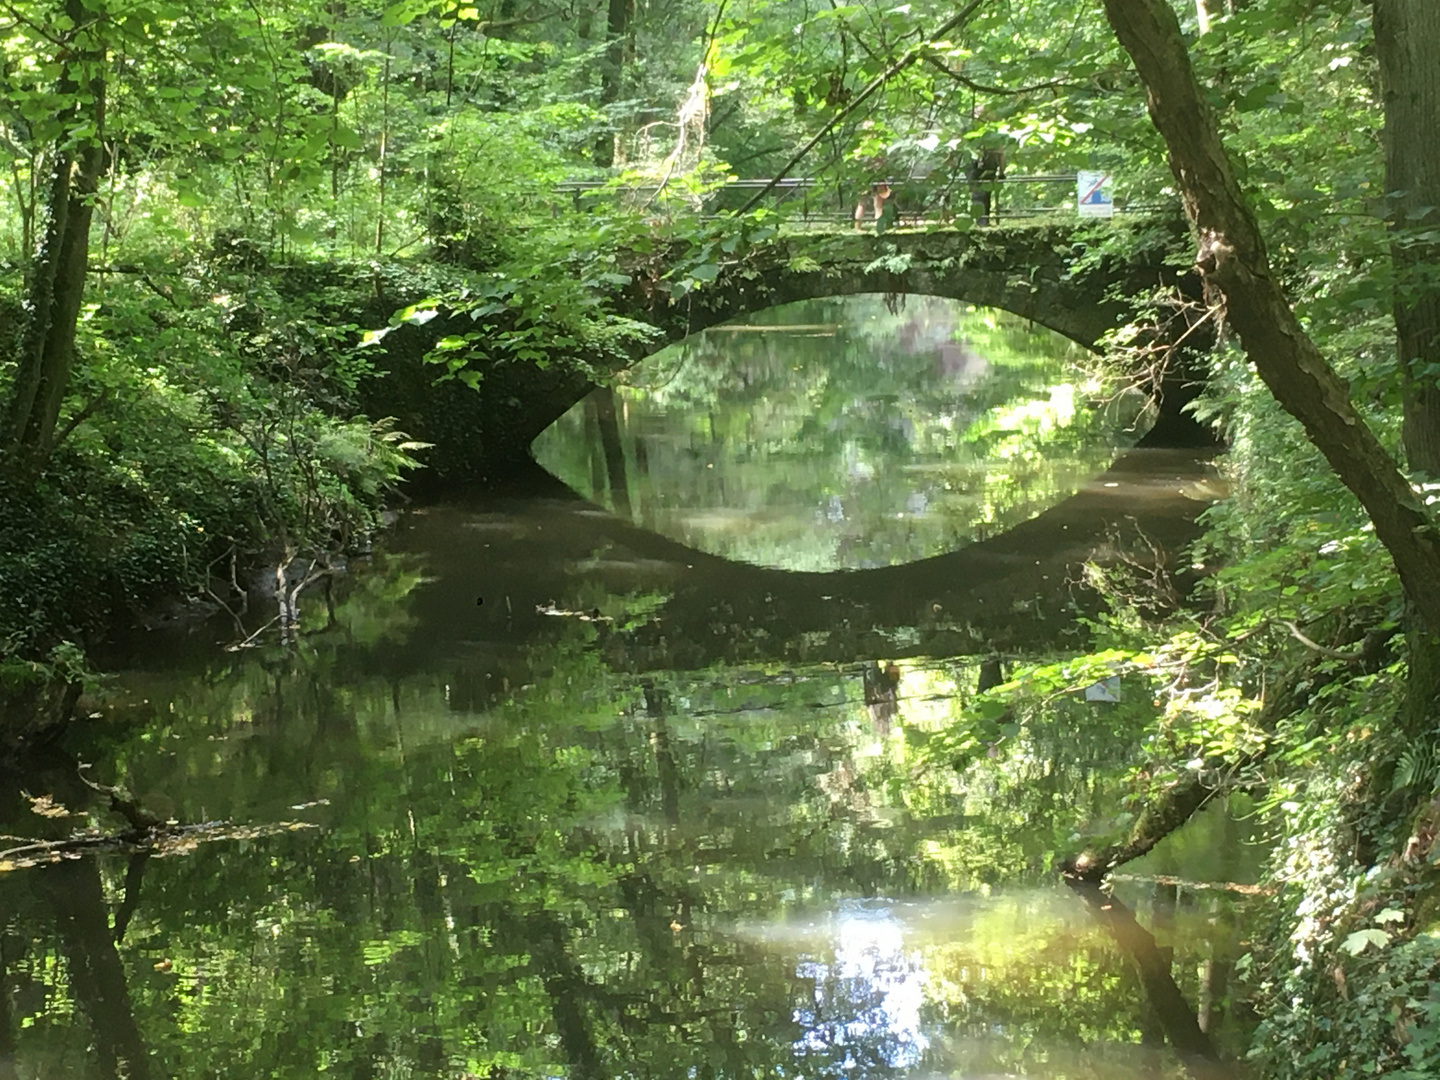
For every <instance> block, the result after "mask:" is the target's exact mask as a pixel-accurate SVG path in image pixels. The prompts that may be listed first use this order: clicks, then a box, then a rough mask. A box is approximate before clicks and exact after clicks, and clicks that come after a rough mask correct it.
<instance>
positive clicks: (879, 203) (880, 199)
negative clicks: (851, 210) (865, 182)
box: [855, 180, 890, 232]
mask: <svg viewBox="0 0 1440 1080" xmlns="http://www.w3.org/2000/svg"><path fill="white" fill-rule="evenodd" d="M888 198H890V183H889V181H886V180H881V181H879V182H878V183H875V184H871V185H870V190H869V192H868V193H866V194H864V195H861V196H860V201H859V202H857V203H856V204H855V228H856V229H859V228H860V227H861V225H862V223H863V222H864V221H865V207H866V206H867V205H873V206H874V207H875V228H876V229H877V230H879V231H881V232H883V231H884V230H883V229H880V222H881V219H882V217H883V216H884V214H885V200H886V199H888Z"/></svg>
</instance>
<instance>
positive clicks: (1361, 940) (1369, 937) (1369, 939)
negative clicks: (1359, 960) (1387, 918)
mask: <svg viewBox="0 0 1440 1080" xmlns="http://www.w3.org/2000/svg"><path fill="white" fill-rule="evenodd" d="M1389 944H1390V935H1389V934H1387V933H1386V932H1385V931H1384V930H1356V931H1355V932H1354V933H1353V934H1351V935H1349V936H1348V937H1347V938H1346V939H1345V940H1344V941H1343V942H1341V944H1340V948H1342V949H1344V950H1345V951H1346V952H1347V953H1349V954H1350V955H1351V956H1359V955H1360V954H1361V953H1362V952H1364V951H1365V950H1366V949H1368V948H1369V947H1370V946H1371V945H1374V946H1375V947H1376V948H1377V949H1383V948H1384V947H1385V946H1386V945H1389Z"/></svg>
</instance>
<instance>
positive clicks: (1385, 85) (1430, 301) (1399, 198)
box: [1375, 0, 1440, 480]
mask: <svg viewBox="0 0 1440 1080" xmlns="http://www.w3.org/2000/svg"><path fill="white" fill-rule="evenodd" d="M1375 54H1376V57H1377V59H1378V60H1379V62H1380V87H1381V92H1382V95H1383V98H1384V102H1385V139H1384V142H1385V200H1386V211H1387V214H1388V216H1389V219H1390V255H1391V261H1392V263H1393V265H1394V270H1395V298H1394V309H1395V330H1396V338H1397V344H1398V347H1399V355H1398V359H1399V361H1400V371H1401V374H1402V376H1403V378H1404V380H1405V426H1404V434H1405V455H1406V457H1407V458H1409V461H1410V468H1412V469H1414V470H1415V471H1417V472H1422V473H1425V474H1427V475H1428V476H1430V477H1432V478H1434V479H1437V480H1440V239H1434V238H1433V237H1435V236H1436V230H1437V226H1440V140H1437V138H1436V131H1435V125H1436V123H1437V122H1440V4H1436V3H1435V2H1434V0H1375Z"/></svg>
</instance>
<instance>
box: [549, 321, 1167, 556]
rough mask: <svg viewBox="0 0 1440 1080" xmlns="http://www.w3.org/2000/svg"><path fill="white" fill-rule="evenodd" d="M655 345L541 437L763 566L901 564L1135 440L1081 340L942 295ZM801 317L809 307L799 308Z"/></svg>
mask: <svg viewBox="0 0 1440 1080" xmlns="http://www.w3.org/2000/svg"><path fill="white" fill-rule="evenodd" d="M755 319H756V321H755V322H753V323H750V324H747V325H743V326H728V327H718V328H716V329H714V330H710V331H707V332H706V333H703V334H699V335H696V337H695V338H693V339H691V340H689V341H687V342H685V343H682V344H681V345H678V346H674V347H672V348H671V349H667V350H665V351H664V352H661V353H659V354H657V355H656V356H654V357H652V358H651V359H650V360H649V361H647V362H646V364H645V365H642V367H641V368H639V369H637V370H636V371H634V372H632V373H631V374H630V378H631V380H632V383H633V385H630V386H623V387H620V388H619V389H617V390H611V389H608V388H606V389H603V390H599V391H596V393H595V394H594V395H592V396H591V397H590V398H589V399H587V400H586V401H585V402H583V403H581V404H580V405H577V406H576V407H575V408H574V409H573V410H572V411H571V412H570V413H569V414H567V415H566V416H565V417H563V418H561V420H560V421H559V422H557V423H556V424H555V425H554V426H553V427H552V428H551V429H550V430H549V431H547V432H546V433H545V434H544V435H542V436H541V437H540V438H539V439H538V440H537V441H536V444H535V452H536V455H537V457H538V458H539V460H540V462H541V463H542V464H543V465H545V466H546V467H547V468H549V469H550V470H551V471H552V472H554V473H555V474H556V475H557V476H559V477H561V478H562V479H564V480H565V481H566V482H567V483H569V484H570V485H572V486H573V487H574V488H575V489H576V490H578V491H581V492H583V493H585V494H586V495H587V496H589V497H591V498H594V499H595V500H596V501H598V502H601V503H603V504H604V505H606V506H607V507H608V508H609V509H611V510H612V511H614V512H615V513H616V514H618V515H619V516H621V517H622V518H625V519H626V520H635V521H636V522H637V523H639V524H641V525H643V526H644V527H646V528H649V529H654V530H655V531H657V532H659V533H661V534H662V535H664V536H668V537H670V538H672V539H675V540H678V541H680V542H682V543H685V544H688V545H691V546H693V547H696V548H698V549H700V550H702V551H707V552H710V553H712V554H716V555H721V556H724V557H726V558H731V559H737V560H740V561H742V562H749V563H753V564H756V565H760V566H775V567H781V568H784V569H790V570H832V569H836V568H842V567H849V568H864V567H874V566H888V565H894V564H897V563H904V562H910V561H913V560H915V559H921V558H925V557H927V556H931V555H937V554H941V553H944V552H947V551H953V550H955V549H956V548H959V547H962V546H963V545H965V544H966V543H969V542H972V541H974V540H977V539H983V538H985V537H987V536H993V535H996V534H998V533H1000V532H1002V531H1004V530H1005V529H1007V528H1009V527H1011V526H1013V525H1015V524H1017V523H1019V522H1021V521H1024V520H1026V519H1027V518H1030V517H1033V516H1034V515H1035V514H1036V513H1038V512H1040V511H1041V510H1043V509H1044V508H1045V507H1047V506H1049V505H1052V504H1053V503H1055V502H1057V501H1058V500H1060V499H1062V498H1064V497H1065V496H1067V495H1069V494H1071V493H1072V492H1074V491H1075V490H1077V489H1078V488H1079V487H1080V486H1081V485H1082V484H1083V483H1084V482H1085V481H1086V480H1088V479H1089V478H1090V477H1092V476H1094V475H1095V474H1096V473H1098V472H1100V471H1101V470H1102V469H1104V468H1105V466H1106V465H1108V464H1109V463H1110V461H1111V460H1112V459H1113V458H1114V457H1115V454H1116V452H1117V450H1118V449H1119V448H1120V447H1122V446H1125V445H1128V444H1130V443H1132V442H1133V441H1134V438H1135V434H1136V433H1135V431H1134V430H1133V425H1134V424H1135V422H1136V420H1137V413H1138V411H1139V402H1138V399H1137V398H1136V397H1135V396H1134V395H1121V397H1120V398H1118V399H1116V400H1114V401H1111V402H1109V403H1105V402H1103V401H1101V399H1100V396H1099V391H1100V386H1099V384H1098V382H1097V381H1095V380H1094V379H1093V378H1090V377H1088V376H1086V375H1085V374H1084V372H1083V370H1082V368H1081V367H1080V366H1079V363H1080V360H1081V358H1082V357H1083V356H1084V352H1083V350H1081V349H1079V347H1078V346H1075V345H1072V344H1070V343H1068V342H1066V341H1064V339H1062V338H1060V337H1059V336H1058V335H1055V334H1052V333H1050V332H1049V331H1045V330H1038V329H1036V328H1034V327H1033V326H1031V325H1029V324H1027V323H1025V322H1024V320H1021V319H1019V318H1017V317H1015V316H1010V315H1007V314H1005V313H1003V312H996V311H977V310H972V309H970V308H969V307H968V306H966V305H964V304H960V303H957V302H955V301H951V300H941V299H938V298H935V297H919V296H917V297H908V298H906V300H905V303H904V304H903V306H901V307H899V308H898V309H895V310H891V309H890V308H888V307H887V306H886V305H885V303H884V301H883V299H882V298H881V297H878V296H864V297H850V298H844V299H832V300H816V301H806V302H803V303H799V304H789V305H786V306H784V307H781V308H773V309H771V310H769V311H767V312H763V313H761V314H760V315H758V316H756V317H755ZM797 324H799V325H797Z"/></svg>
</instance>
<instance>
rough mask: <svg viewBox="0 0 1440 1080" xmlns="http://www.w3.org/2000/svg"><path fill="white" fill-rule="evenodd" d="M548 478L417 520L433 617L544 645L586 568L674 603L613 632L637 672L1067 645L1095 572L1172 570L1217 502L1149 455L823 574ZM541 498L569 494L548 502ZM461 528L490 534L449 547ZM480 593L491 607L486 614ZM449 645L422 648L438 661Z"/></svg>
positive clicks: (1192, 464)
mask: <svg viewBox="0 0 1440 1080" xmlns="http://www.w3.org/2000/svg"><path fill="white" fill-rule="evenodd" d="M531 468H532V470H533V471H532V472H531V473H530V474H529V475H527V476H526V477H525V478H524V480H523V483H521V485H520V486H521V488H522V490H523V491H524V493H525V495H524V498H523V499H522V501H521V502H520V503H519V504H518V506H515V507H513V508H511V507H509V506H508V504H507V503H506V502H505V501H504V500H503V499H502V500H501V501H500V502H498V503H496V502H493V501H492V502H488V503H487V504H486V510H488V511H492V513H489V514H485V515H483V518H484V520H483V521H481V522H473V521H470V520H469V519H468V518H467V517H466V515H465V513H464V512H463V511H460V510H458V509H455V508H452V509H449V510H446V509H445V508H440V509H439V510H437V511H436V512H435V514H434V515H433V516H421V517H419V518H417V519H416V521H417V522H418V523H419V524H418V525H412V528H420V529H422V530H423V529H426V528H433V529H436V530H437V532H436V533H435V534H434V536H433V537H427V535H426V534H425V533H424V532H423V531H422V532H421V533H417V534H415V535H416V538H417V539H418V540H419V541H420V546H421V547H422V548H424V549H426V550H429V551H430V552H432V565H431V567H430V570H431V572H432V573H433V574H435V576H436V577H437V578H438V579H439V580H440V582H441V583H442V585H441V587H438V588H434V589H428V590H425V591H423V592H422V593H420V594H418V598H417V601H416V602H417V603H418V604H419V605H421V609H420V610H419V611H418V614H419V619H420V623H421V625H425V626H434V627H447V628H454V627H463V628H465V630H464V636H465V637H466V638H467V639H473V640H475V641H478V642H487V641H490V642H493V641H502V640H504V641H509V640H512V639H513V638H514V637H515V636H517V635H518V636H520V637H525V636H528V635H532V634H533V635H542V634H544V633H545V632H546V631H545V626H546V624H547V623H551V622H552V620H551V619H550V618H549V617H547V616H545V615H543V614H540V613H538V612H537V607H541V608H544V607H548V606H549V605H550V604H551V603H553V602H559V603H560V604H561V605H562V606H563V605H564V604H565V602H566V598H568V597H571V596H573V595H574V594H575V583H576V581H577V578H578V577H579V576H583V577H584V578H585V579H586V580H588V581H592V582H595V583H598V584H603V585H604V586H605V588H606V590H607V591H612V592H614V593H616V594H642V593H650V594H653V595H658V596H663V597H664V598H665V599H664V602H663V604H662V605H661V606H660V608H659V610H658V611H656V612H655V613H654V616H653V617H652V618H650V619H647V620H645V621H644V625H642V626H639V627H636V628H634V629H630V630H623V631H622V630H619V629H610V628H606V629H605V631H604V632H603V633H602V636H601V646H600V647H601V648H602V650H603V651H604V653H605V655H606V657H607V660H608V662H609V663H610V664H611V665H613V666H614V667H616V668H619V669H624V670H631V671H647V670H656V669H661V668H680V669H694V668H702V667H706V666H708V665H710V664H713V663H717V662H725V663H750V662H791V663H794V662H822V661H833V662H850V661H854V660H856V659H865V658H873V657H876V656H884V657H902V656H917V655H933V656H942V655H943V656H958V655H966V654H969V655H975V654H982V655H983V654H988V653H992V652H996V651H1000V652H1009V651H1029V650H1034V649H1040V648H1047V647H1049V648H1056V647H1063V646H1065V645H1066V644H1068V643H1070V642H1071V641H1072V640H1073V639H1074V638H1075V637H1076V635H1077V634H1078V633H1079V631H1078V628H1077V626H1076V622H1075V615H1076V611H1077V609H1080V610H1085V609H1090V610H1094V609H1095V608H1097V607H1098V605H1099V601H1098V598H1097V597H1096V596H1095V594H1094V593H1091V592H1090V591H1089V590H1087V589H1083V588H1080V587H1079V586H1078V585H1077V580H1078V578H1079V577H1080V574H1079V567H1080V565H1081V564H1082V563H1084V562H1085V561H1086V560H1090V559H1095V560H1098V561H1100V562H1113V561H1115V560H1117V559H1122V558H1123V559H1129V560H1134V561H1135V562H1136V563H1137V564H1142V565H1143V564H1151V565H1153V563H1154V560H1155V559H1156V557H1157V556H1158V557H1159V558H1161V559H1162V560H1164V561H1167V562H1168V561H1171V560H1173V559H1174V557H1175V556H1176V555H1177V554H1178V552H1179V551H1180V549H1181V548H1182V547H1183V546H1184V545H1185V544H1186V543H1188V542H1189V541H1190V540H1192V539H1193V538H1194V536H1195V535H1196V534H1197V532H1198V527H1197V525H1196V524H1195V518H1196V516H1197V515H1198V513H1199V511H1200V510H1202V509H1204V508H1205V506H1207V505H1208V503H1209V500H1210V498H1211V497H1212V496H1213V495H1214V494H1215V488H1214V484H1213V482H1212V481H1211V479H1210V478H1211V476H1212V473H1211V470H1210V468H1209V466H1208V464H1207V462H1206V460H1205V456H1204V455H1203V454H1196V453H1194V452H1187V451H1174V450H1132V451H1129V452H1127V453H1125V454H1122V455H1121V456H1120V458H1119V459H1118V460H1117V461H1116V462H1115V464H1114V465H1112V466H1111V468H1110V469H1109V470H1108V471H1107V472H1105V473H1102V474H1101V475H1100V476H1098V477H1096V478H1095V479H1094V480H1092V481H1091V482H1090V483H1089V484H1087V485H1086V486H1085V487H1084V488H1083V489H1082V490H1080V491H1079V492H1077V493H1076V494H1074V495H1072V496H1070V497H1069V498H1068V499H1065V500H1063V501H1061V502H1059V503H1057V504H1056V505H1055V506H1052V507H1051V508H1050V509H1049V510H1046V511H1045V512H1044V513H1042V514H1040V515H1038V516H1037V517H1035V518H1033V519H1031V520H1030V521H1027V522H1025V523H1023V524H1021V525H1018V526H1016V527H1015V528H1013V529H1010V530H1008V531H1006V532H1005V533H1004V534H1002V535H1000V536H997V537H994V538H993V539H990V540H985V541H981V542H978V543H974V544H970V545H968V546H966V547H963V548H960V549H959V550H957V551H954V552H951V553H949V554H945V555H938V556H934V557H932V558H928V559H921V560H919V561H916V562H911V563H905V564H903V565H899V566H885V567H877V568H875V569H870V570H839V571H832V572H827V573H811V572H799V571H789V570H776V569H768V568H765V567H759V566H752V565H749V564H746V563H740V562H735V561H732V560H729V559H725V558H721V557H720V556H716V555H710V554H707V553H705V552H702V551H698V550H696V549H695V548H692V547H688V546H687V545H685V544H683V543H680V542H677V541H675V540H670V539H667V538H666V537H663V536H660V535H658V534H656V533H653V532H650V531H648V530H646V529H643V528H641V527H639V526H637V525H634V524H632V523H631V522H629V521H625V520H623V519H621V518H619V517H616V516H615V515H613V514H611V513H609V512H608V511H605V510H602V509H601V508H599V507H597V506H595V505H594V504H593V503H589V502H586V501H584V500H582V499H579V498H576V497H575V495H574V493H573V492H571V491H570V490H569V489H568V488H566V487H564V485H563V484H561V483H560V482H559V481H558V480H555V479H554V478H553V477H550V476H549V475H548V474H546V473H543V471H542V470H540V469H539V467H538V466H532V467H531ZM539 493H546V494H551V495H554V496H555V497H554V498H553V499H551V500H548V501H544V502H538V503H537V502H536V501H535V498H534V496H535V495H536V494H539ZM495 509H500V510H501V513H499V514H494V513H493V511H494V510H495ZM458 530H470V531H469V536H470V537H472V538H473V540H472V541H471V542H469V543H466V544H456V543H455V542H454V541H453V539H446V538H445V535H446V534H449V535H450V536H453V535H454V533H455V532H456V531H458ZM537 548H539V549H541V550H543V551H544V552H545V554H544V556H543V557H541V558H536V549H537ZM547 575H548V576H547ZM477 596H480V597H489V598H490V599H487V600H485V602H484V604H482V605H479V606H477V605H476V602H475V599H474V598H475V597H477ZM497 599H498V602H497ZM572 603H573V601H572ZM575 615H576V617H585V616H584V615H583V614H582V613H580V612H576V613H575ZM435 647H436V645H435V643H434V642H433V641H421V640H416V641H414V642H411V643H410V644H409V645H408V646H407V648H413V649H416V650H417V651H418V652H419V653H426V654H428V653H429V652H430V651H432V650H433V649H434V648H435Z"/></svg>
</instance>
